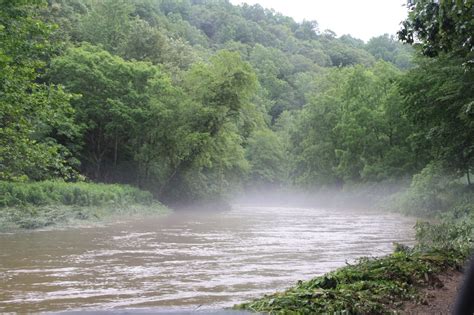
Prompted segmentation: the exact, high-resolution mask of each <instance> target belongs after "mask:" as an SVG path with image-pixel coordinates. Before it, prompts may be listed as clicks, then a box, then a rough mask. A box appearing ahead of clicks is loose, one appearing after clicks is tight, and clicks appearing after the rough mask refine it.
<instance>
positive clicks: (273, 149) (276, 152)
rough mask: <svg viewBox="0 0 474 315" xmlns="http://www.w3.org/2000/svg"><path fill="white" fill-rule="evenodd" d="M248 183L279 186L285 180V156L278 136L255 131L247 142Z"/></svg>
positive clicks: (272, 133)
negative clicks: (249, 168)
mask: <svg viewBox="0 0 474 315" xmlns="http://www.w3.org/2000/svg"><path fill="white" fill-rule="evenodd" d="M246 151H247V159H248V161H249V163H250V167H251V170H250V183H252V184H254V185H257V186H258V185H274V186H279V185H281V184H282V183H284V182H285V180H286V179H287V176H288V175H287V174H288V172H287V162H286V161H287V156H286V152H285V147H284V144H283V142H282V140H281V139H280V138H279V136H278V135H277V134H276V133H275V132H272V131H271V130H268V129H263V130H257V131H255V132H254V133H253V134H252V136H251V137H250V139H249V140H248V146H247V150H246Z"/></svg>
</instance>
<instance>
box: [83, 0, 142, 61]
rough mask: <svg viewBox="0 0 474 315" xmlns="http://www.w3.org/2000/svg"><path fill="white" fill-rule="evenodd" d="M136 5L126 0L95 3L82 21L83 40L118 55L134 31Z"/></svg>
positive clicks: (108, 0)
mask: <svg viewBox="0 0 474 315" xmlns="http://www.w3.org/2000/svg"><path fill="white" fill-rule="evenodd" d="M134 9H135V7H134V5H133V4H132V3H131V2H130V1H126V0H103V1H93V2H92V5H91V8H90V11H89V12H88V13H87V14H86V15H84V16H83V17H82V18H81V20H80V29H81V39H82V40H84V41H87V42H89V43H91V44H95V45H97V44H100V45H102V46H103V47H104V48H105V49H106V50H107V51H109V52H111V53H117V52H118V51H119V49H120V45H121V43H123V42H124V41H125V40H126V39H127V38H128V36H129V34H130V32H131V29H132V20H131V14H132V13H133V12H134Z"/></svg>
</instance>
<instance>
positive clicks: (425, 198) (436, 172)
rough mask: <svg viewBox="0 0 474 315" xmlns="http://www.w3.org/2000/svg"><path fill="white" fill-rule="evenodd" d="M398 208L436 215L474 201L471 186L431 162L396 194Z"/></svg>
mask: <svg viewBox="0 0 474 315" xmlns="http://www.w3.org/2000/svg"><path fill="white" fill-rule="evenodd" d="M394 201H395V208H398V210H400V211H401V212H403V213H406V214H411V215H417V216H424V217H435V216H438V215H441V214H443V213H447V212H450V211H452V209H454V208H459V207H461V208H462V207H465V206H466V205H467V206H468V205H472V204H473V203H474V194H473V192H472V187H470V186H468V185H466V184H465V183H463V182H462V179H460V178H458V177H455V176H453V175H451V174H448V173H446V172H445V171H444V170H443V168H442V167H441V166H440V165H439V164H437V163H431V164H429V165H428V166H427V167H425V168H424V169H423V170H422V171H421V172H420V173H419V174H417V175H415V176H413V180H412V183H411V185H410V187H409V188H408V189H407V190H405V191H404V192H402V193H400V194H398V196H397V197H396V198H395V200H394Z"/></svg>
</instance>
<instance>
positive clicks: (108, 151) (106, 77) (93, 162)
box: [49, 44, 170, 180]
mask: <svg viewBox="0 0 474 315" xmlns="http://www.w3.org/2000/svg"><path fill="white" fill-rule="evenodd" d="M49 76H50V78H51V80H52V81H53V82H57V83H62V84H63V85H64V86H65V87H66V88H67V89H68V90H69V91H71V92H74V93H77V94H81V97H80V98H78V99H77V100H74V101H73V103H72V104H73V106H74V108H75V110H76V119H77V121H78V123H79V124H81V125H83V126H84V148H83V150H82V153H81V157H82V160H83V170H84V172H85V173H86V174H87V175H88V176H90V177H91V178H94V179H102V180H105V179H107V178H109V177H110V176H111V175H110V174H108V173H109V171H110V170H108V169H107V167H106V166H107V165H111V166H112V169H114V170H115V171H117V166H118V163H119V162H120V161H121V160H127V159H129V160H130V159H132V158H133V153H132V152H133V151H134V149H136V147H135V148H134V147H133V146H131V141H132V139H134V137H136V136H137V135H138V134H140V132H141V131H140V128H141V126H140V122H143V121H144V119H145V117H147V115H148V114H149V111H150V110H152V109H151V108H150V97H151V96H150V93H151V92H150V91H154V92H155V93H156V91H157V90H159V88H158V87H161V88H162V89H163V90H164V91H165V92H166V90H167V89H168V86H169V85H170V83H169V82H167V79H166V78H165V77H163V75H162V74H161V72H160V70H159V69H158V68H157V67H154V66H152V65H151V64H149V63H145V62H126V61H124V60H123V59H121V58H120V57H117V56H112V55H111V54H109V53H108V52H106V51H104V50H102V49H100V48H98V47H95V46H91V45H89V44H85V45H83V46H81V47H77V48H70V49H69V50H68V51H67V53H66V54H65V55H64V56H60V57H58V58H56V59H54V60H53V61H52V64H51V70H50V71H49ZM109 180H110V178H109Z"/></svg>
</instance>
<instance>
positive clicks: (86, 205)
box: [0, 181, 168, 231]
mask: <svg viewBox="0 0 474 315" xmlns="http://www.w3.org/2000/svg"><path fill="white" fill-rule="evenodd" d="M167 211H168V210H167V208H166V207H165V206H163V205H162V204H160V203H159V202H157V201H155V200H153V197H152V195H151V194H150V193H148V192H145V191H142V190H139V189H137V188H133V187H130V186H126V185H107V184H96V183H85V182H78V183H65V182H62V181H42V182H27V183H15V182H0V231H4V230H13V229H35V228H42V227H46V226H53V225H59V224H61V225H68V224H71V225H73V224H75V223H77V222H87V221H100V220H103V219H106V218H108V217H112V216H124V215H135V214H163V213H166V212H167Z"/></svg>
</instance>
